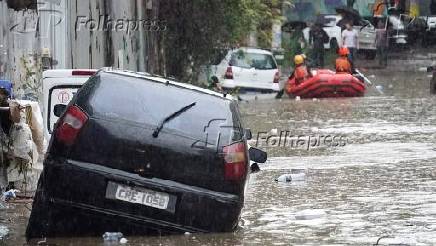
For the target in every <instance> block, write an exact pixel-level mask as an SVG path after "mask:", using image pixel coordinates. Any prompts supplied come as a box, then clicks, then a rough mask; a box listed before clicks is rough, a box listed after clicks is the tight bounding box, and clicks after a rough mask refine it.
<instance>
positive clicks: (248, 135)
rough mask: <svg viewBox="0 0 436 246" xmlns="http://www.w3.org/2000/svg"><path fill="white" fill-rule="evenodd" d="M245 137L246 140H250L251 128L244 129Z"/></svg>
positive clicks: (251, 135)
mask: <svg viewBox="0 0 436 246" xmlns="http://www.w3.org/2000/svg"><path fill="white" fill-rule="evenodd" d="M244 134H245V138H246V139H247V140H251V139H252V138H253V134H252V133H251V129H245V133H244Z"/></svg>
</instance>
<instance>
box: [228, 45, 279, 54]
mask: <svg viewBox="0 0 436 246" xmlns="http://www.w3.org/2000/svg"><path fill="white" fill-rule="evenodd" d="M239 50H242V51H244V52H247V53H254V54H263V55H272V53H271V51H269V50H263V49H257V48H249V47H241V48H237V49H233V50H232V52H236V51H239Z"/></svg>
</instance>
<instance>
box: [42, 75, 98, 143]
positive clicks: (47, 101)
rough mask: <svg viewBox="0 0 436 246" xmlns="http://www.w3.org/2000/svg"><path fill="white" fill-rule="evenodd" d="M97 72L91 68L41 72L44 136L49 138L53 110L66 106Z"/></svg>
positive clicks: (55, 120)
mask: <svg viewBox="0 0 436 246" xmlns="http://www.w3.org/2000/svg"><path fill="white" fill-rule="evenodd" d="M96 72H97V70H92V69H80V70H79V69H55V70H47V71H44V72H43V74H42V93H43V107H42V108H43V118H44V137H45V139H47V140H50V138H51V133H52V131H53V127H54V124H55V123H56V122H57V120H58V119H59V117H57V116H56V115H55V113H54V111H55V110H56V109H57V108H61V107H64V106H66V105H67V104H68V103H69V102H70V101H71V99H73V96H74V94H76V92H77V90H78V89H79V88H80V87H82V85H83V84H84V83H85V82H86V81H87V80H88V79H89V77H91V76H92V75H94V74H95V73H96Z"/></svg>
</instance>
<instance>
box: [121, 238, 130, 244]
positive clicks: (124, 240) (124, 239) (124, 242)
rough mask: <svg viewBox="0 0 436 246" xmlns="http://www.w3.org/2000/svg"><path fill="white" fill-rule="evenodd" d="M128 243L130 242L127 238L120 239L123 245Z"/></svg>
mask: <svg viewBox="0 0 436 246" xmlns="http://www.w3.org/2000/svg"><path fill="white" fill-rule="evenodd" d="M127 241H128V240H127V239H126V238H125V237H123V238H121V239H120V243H121V244H126V243H127Z"/></svg>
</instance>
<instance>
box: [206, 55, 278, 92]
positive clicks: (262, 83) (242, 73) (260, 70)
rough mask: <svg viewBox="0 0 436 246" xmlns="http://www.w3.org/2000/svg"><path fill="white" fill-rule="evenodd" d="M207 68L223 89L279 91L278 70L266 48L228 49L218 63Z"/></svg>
mask: <svg viewBox="0 0 436 246" xmlns="http://www.w3.org/2000/svg"><path fill="white" fill-rule="evenodd" d="M209 69H210V72H209V74H210V75H209V78H210V77H212V76H216V77H217V78H218V80H219V82H220V85H221V86H222V87H223V88H224V89H228V90H231V89H235V88H241V89H254V90H265V91H279V80H280V72H279V69H278V67H277V62H276V59H275V58H274V55H273V54H272V53H271V52H270V51H267V50H262V49H256V48H239V49H234V50H230V51H229V52H228V53H227V55H226V56H225V58H224V59H223V60H222V61H221V62H220V63H219V64H218V65H211V66H209ZM203 77H204V76H203Z"/></svg>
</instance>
